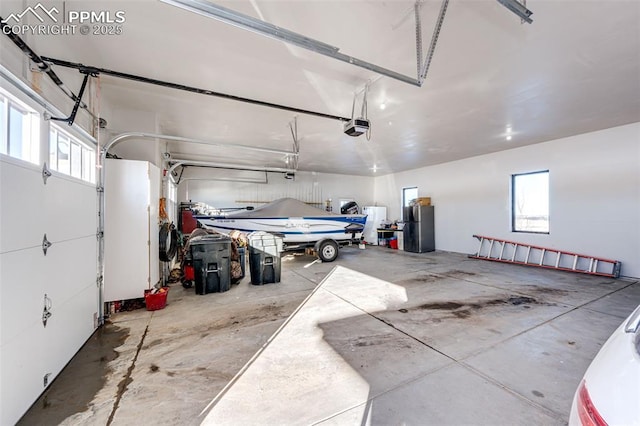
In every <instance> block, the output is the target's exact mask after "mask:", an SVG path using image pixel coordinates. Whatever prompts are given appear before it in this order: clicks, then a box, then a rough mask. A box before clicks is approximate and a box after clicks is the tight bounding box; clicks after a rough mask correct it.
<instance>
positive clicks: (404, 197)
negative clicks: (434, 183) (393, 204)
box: [400, 185, 418, 220]
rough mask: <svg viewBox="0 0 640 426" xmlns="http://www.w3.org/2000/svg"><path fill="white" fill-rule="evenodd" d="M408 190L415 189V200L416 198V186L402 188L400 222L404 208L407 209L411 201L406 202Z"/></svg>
mask: <svg viewBox="0 0 640 426" xmlns="http://www.w3.org/2000/svg"><path fill="white" fill-rule="evenodd" d="M409 189H415V190H416V196H415V198H418V186H417V185H414V186H404V187H402V207H401V208H400V217H402V220H404V208H405V207H409V202H410V201H411V200H407V190H409Z"/></svg>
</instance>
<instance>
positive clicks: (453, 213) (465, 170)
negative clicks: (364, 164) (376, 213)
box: [375, 123, 640, 277]
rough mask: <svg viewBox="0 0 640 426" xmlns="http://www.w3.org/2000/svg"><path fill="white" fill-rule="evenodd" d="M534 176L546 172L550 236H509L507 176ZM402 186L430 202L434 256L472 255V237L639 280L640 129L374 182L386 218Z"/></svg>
mask: <svg viewBox="0 0 640 426" xmlns="http://www.w3.org/2000/svg"><path fill="white" fill-rule="evenodd" d="M538 170H549V185H550V195H549V197H550V200H549V201H550V207H549V209H550V212H549V213H550V233H549V234H548V235H544V234H527V233H513V232H511V222H510V220H511V216H510V214H511V213H510V181H511V175H512V174H515V173H525V172H531V171H538ZM407 186H417V187H418V193H419V196H421V197H431V198H432V203H433V204H434V205H435V209H436V210H435V211H436V248H437V249H439V250H446V251H454V252H461V253H473V252H475V251H476V250H477V240H476V239H474V238H472V235H473V234H480V235H486V236H491V237H495V238H504V239H509V240H514V241H521V242H523V243H530V244H538V245H541V246H545V247H551V248H556V249H561V250H567V251H575V252H578V253H584V254H588V255H591V256H598V257H605V258H610V259H616V260H619V261H621V262H622V275H624V276H631V277H640V257H639V256H638V254H639V253H640V123H634V124H629V125H625V126H620V127H615V128H611V129H607V130H602V131H598V132H592V133H587V134H583V135H578V136H573V137H568V138H563V139H557V140H553V141H550V142H545V143H541V144H536V145H531V146H527V147H523V148H517V149H513V150H509V151H502V152H498V153H495V154H489V155H483V156H479V157H474V158H469V159H465V160H460V161H455V162H451V163H446V164H441V165H437V166H432V167H425V168H421V169H417V170H411V171H407V172H403V173H396V174H392V175H387V176H382V177H379V178H376V181H375V199H376V200H378V201H380V202H381V203H382V204H386V205H388V206H389V207H390V211H389V218H390V219H394V218H399V217H400V205H401V191H402V187H407Z"/></svg>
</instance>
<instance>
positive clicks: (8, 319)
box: [0, 248, 45, 345]
mask: <svg viewBox="0 0 640 426" xmlns="http://www.w3.org/2000/svg"><path fill="white" fill-rule="evenodd" d="M44 264H45V262H44V255H43V253H42V249H40V248H33V249H28V250H20V251H14V252H9V253H3V254H0V282H1V283H2V285H1V287H0V344H1V345H4V344H5V343H7V342H11V341H12V340H14V339H15V338H16V337H17V336H19V335H21V334H23V332H24V330H26V329H27V328H31V327H34V326H39V327H42V312H43V308H44V294H45V286H44V274H45V273H44V271H45V269H44Z"/></svg>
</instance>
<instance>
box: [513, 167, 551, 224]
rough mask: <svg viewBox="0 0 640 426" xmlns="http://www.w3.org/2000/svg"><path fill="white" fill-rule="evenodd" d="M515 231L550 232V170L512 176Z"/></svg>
mask: <svg viewBox="0 0 640 426" xmlns="http://www.w3.org/2000/svg"><path fill="white" fill-rule="evenodd" d="M511 191H512V193H511V229H512V231H513V232H533V233H542V234H548V233H549V171H548V170H544V171H539V172H532V173H524V174H517V175H512V176H511Z"/></svg>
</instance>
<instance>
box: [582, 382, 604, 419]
mask: <svg viewBox="0 0 640 426" xmlns="http://www.w3.org/2000/svg"><path fill="white" fill-rule="evenodd" d="M578 416H579V417H580V423H582V426H607V422H605V421H604V419H603V418H602V416H601V415H600V413H598V410H596V406H595V405H593V401H591V397H590V396H589V391H588V390H587V383H586V382H585V381H584V380H583V381H582V383H580V390H579V391H578Z"/></svg>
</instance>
